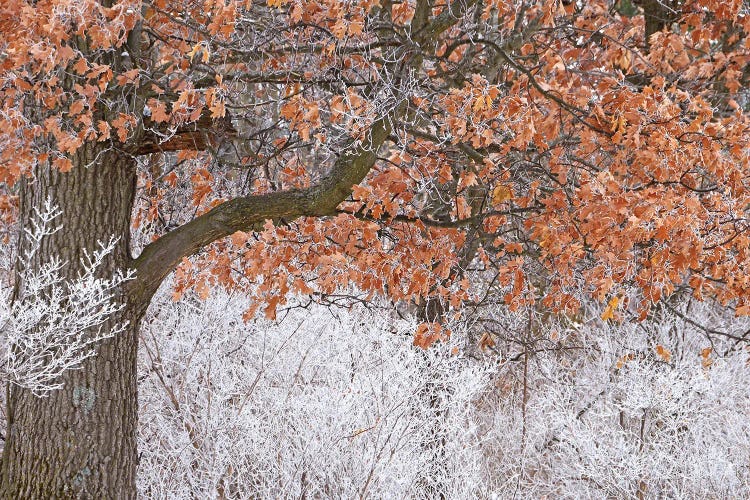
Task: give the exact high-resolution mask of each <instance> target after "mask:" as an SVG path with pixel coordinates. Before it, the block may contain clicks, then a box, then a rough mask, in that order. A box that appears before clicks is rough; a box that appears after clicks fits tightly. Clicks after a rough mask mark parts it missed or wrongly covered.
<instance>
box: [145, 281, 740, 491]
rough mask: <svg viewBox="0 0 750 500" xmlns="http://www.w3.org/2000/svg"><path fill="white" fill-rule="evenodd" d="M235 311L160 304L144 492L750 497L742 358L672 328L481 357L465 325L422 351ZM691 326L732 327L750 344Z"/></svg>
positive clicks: (353, 315) (376, 333) (322, 322)
mask: <svg viewBox="0 0 750 500" xmlns="http://www.w3.org/2000/svg"><path fill="white" fill-rule="evenodd" d="M246 306H247V303H246V301H243V299H242V297H232V296H229V295H227V294H225V293H222V292H215V293H213V295H212V296H211V297H210V298H209V299H208V300H207V301H206V302H200V301H194V300H184V301H181V302H177V303H172V302H171V301H170V300H169V299H168V298H166V294H165V295H164V296H162V298H159V299H157V301H156V303H155V307H152V312H151V313H150V314H149V316H148V318H147V319H146V321H145V322H144V327H143V334H142V349H141V371H140V377H141V380H140V404H141V422H140V423H141V432H140V443H139V445H140V452H141V458H140V472H139V479H138V480H139V488H140V491H141V493H142V495H143V496H144V497H147V498H302V497H306V498H356V497H366V498H435V497H436V496H437V494H438V493H442V494H443V495H444V496H445V497H446V498H544V497H545V496H546V497H547V498H638V497H641V498H741V497H744V496H746V495H747V491H750V470H749V469H748V466H750V418H749V417H748V415H750V368H749V367H748V353H747V351H746V350H745V348H744V345H743V343H742V342H737V340H736V339H731V338H719V337H714V338H713V341H714V344H713V346H711V344H710V343H708V338H707V337H706V336H705V334H704V333H703V332H700V331H699V330H698V329H697V328H695V326H694V325H691V324H690V323H688V322H686V321H685V320H684V319H681V318H679V317H678V316H675V315H662V316H661V317H660V318H661V319H659V320H658V321H656V320H655V321H654V322H652V323H650V324H648V325H645V326H644V324H626V325H615V324H604V323H603V322H601V321H591V322H590V323H586V324H584V325H582V326H577V327H576V328H573V329H569V330H564V331H560V330H555V332H554V333H551V332H552V331H551V330H550V332H548V333H549V334H550V335H551V336H552V337H553V338H554V342H552V341H550V342H548V343H547V344H545V345H547V346H549V345H552V346H558V347H559V349H547V348H544V349H536V350H535V351H533V352H532V351H530V352H529V355H528V356H521V357H518V356H515V357H514V356H511V355H512V354H514V352H515V351H513V347H512V346H511V344H507V345H506V344H502V343H501V342H498V343H497V345H496V346H495V349H496V351H498V352H494V353H491V354H490V353H488V352H484V353H482V352H480V351H479V350H471V349H469V350H466V349H465V348H464V347H462V346H461V335H462V333H461V332H460V330H459V331H458V332H456V333H454V338H453V339H452V340H451V342H452V344H451V345H446V346H443V347H438V348H434V349H431V350H429V351H427V352H425V351H422V350H420V349H418V348H415V347H413V346H412V345H411V344H412V339H411V337H410V336H409V334H410V333H411V332H412V331H413V329H414V327H415V324H414V323H412V322H409V321H405V320H399V319H394V318H395V316H394V315H393V314H392V313H389V312H388V311H387V310H383V309H376V310H372V311H367V310H361V309H356V308H355V309H352V310H342V309H336V310H328V309H326V308H323V307H316V306H312V307H311V308H310V309H293V310H291V311H290V312H289V314H288V315H287V316H286V317H285V318H283V320H282V321H280V322H278V323H276V322H267V321H256V322H251V323H248V324H245V323H243V321H242V319H241V316H242V311H243V310H244V309H245V308H246ZM696 311H697V312H694V313H693V316H692V318H693V319H694V320H695V319H696V318H697V319H699V320H705V321H708V322H709V324H710V325H712V327H714V328H716V329H721V331H723V332H729V333H730V334H732V335H734V334H736V333H737V332H739V333H738V335H742V333H744V331H745V330H747V325H744V324H740V323H739V322H736V321H734V322H732V321H728V322H726V324H720V322H719V321H718V320H717V319H716V318H711V317H709V316H710V314H709V312H708V311H709V310H708V309H707V308H704V309H698V310H696ZM280 317H281V316H280ZM505 320H507V322H508V326H509V328H510V327H511V326H512V325H511V324H510V323H512V322H513V321H514V320H513V318H510V317H506V318H505ZM742 328H745V330H742ZM732 332H734V333H732ZM540 335H542V336H544V335H547V334H546V333H543V334H540ZM708 347H712V350H710V351H708V350H706V349H707V348H708ZM456 348H458V349H456ZM515 348H516V350H517V345H516V346H515ZM470 353H473V354H470ZM701 353H702V354H703V355H701ZM501 359H505V360H506V361H505V362H503V361H501ZM524 360H526V361H524Z"/></svg>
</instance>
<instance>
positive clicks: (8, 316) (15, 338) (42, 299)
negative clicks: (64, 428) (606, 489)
mask: <svg viewBox="0 0 750 500" xmlns="http://www.w3.org/2000/svg"><path fill="white" fill-rule="evenodd" d="M60 214H61V212H60V211H59V210H58V209H57V208H56V207H55V206H54V205H52V204H51V203H50V202H49V201H48V202H47V203H46V204H45V207H44V209H43V210H42V211H37V213H36V217H35V218H32V220H31V221H30V227H27V228H25V237H26V238H27V239H28V240H29V242H30V245H29V248H28V250H27V251H26V253H25V255H23V256H22V257H21V258H20V266H19V267H20V273H21V280H20V282H21V283H22V285H21V286H20V287H18V289H17V290H16V291H15V296H13V294H14V290H13V288H12V287H10V286H6V287H5V288H4V289H3V290H2V292H3V296H2V298H0V304H2V305H1V306H0V360H1V362H2V365H1V366H0V378H2V380H3V381H4V382H10V383H12V384H15V385H18V386H21V387H24V388H26V389H30V390H31V391H33V392H34V393H35V394H37V395H39V396H43V395H45V394H46V393H47V392H49V391H51V390H55V389H58V388H60V387H61V385H62V382H61V380H60V376H61V375H62V374H63V373H65V372H66V371H67V370H72V369H76V368H79V367H80V366H81V363H82V362H83V361H84V360H85V359H87V358H89V357H91V356H93V355H94V354H95V351H96V345H97V343H98V342H100V341H101V340H103V339H105V338H109V337H111V336H113V335H116V334H118V333H119V332H121V331H122V330H123V328H124V326H125V325H122V324H115V325H106V328H105V323H107V321H108V320H109V319H110V318H111V317H112V315H113V314H114V313H115V312H117V311H118V310H120V309H121V307H122V306H121V305H120V304H119V303H118V302H117V300H116V295H117V293H118V290H119V288H120V286H121V285H122V283H123V282H125V281H127V280H129V279H132V277H133V275H132V273H130V272H124V273H116V274H115V275H114V276H113V277H112V278H111V279H102V278H99V277H97V271H98V270H99V269H100V268H101V266H102V263H103V260H104V259H105V258H106V256H107V255H109V254H110V253H111V252H112V250H113V249H114V245H115V243H116V240H114V239H112V240H110V241H109V242H107V243H106V244H104V243H101V242H100V243H99V248H98V249H96V250H93V251H92V252H91V253H89V252H86V251H84V254H85V255H84V257H83V260H82V262H81V265H82V269H83V272H82V273H80V275H79V276H78V277H77V278H76V279H74V280H72V281H66V280H65V279H63V277H62V275H61V271H62V270H63V268H64V267H65V266H66V265H67V263H65V262H63V261H61V260H60V259H56V258H53V259H52V260H50V261H49V262H45V263H44V264H42V265H41V266H40V267H39V268H38V269H32V268H31V265H30V263H31V262H32V260H33V258H34V255H35V254H36V252H38V251H39V248H40V246H41V244H42V240H43V239H44V238H45V237H47V236H49V235H52V234H54V233H55V232H57V231H58V230H59V229H60V228H59V227H56V224H55V222H54V221H55V219H56V218H57V217H59V215H60ZM4 257H5V259H4V262H5V266H6V268H5V271H6V272H5V274H6V275H7V276H10V275H11V274H12V273H11V269H10V267H11V265H12V262H13V261H14V258H13V257H12V256H11V255H10V252H5V255H4Z"/></svg>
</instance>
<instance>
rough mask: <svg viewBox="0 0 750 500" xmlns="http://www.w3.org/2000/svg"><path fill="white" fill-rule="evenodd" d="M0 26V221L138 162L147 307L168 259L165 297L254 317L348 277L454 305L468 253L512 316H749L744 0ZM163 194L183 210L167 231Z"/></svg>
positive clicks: (187, 11) (158, 3)
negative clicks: (107, 165)
mask: <svg viewBox="0 0 750 500" xmlns="http://www.w3.org/2000/svg"><path fill="white" fill-rule="evenodd" d="M652 3H653V4H654V5H655V6H654V5H651V4H652ZM641 14H643V15H641ZM2 19H3V25H2V38H1V39H0V47H1V48H2V52H1V53H0V65H1V67H2V74H1V76H0V78H1V79H0V92H1V93H2V94H1V96H2V106H3V112H2V114H0V120H1V122H0V129H2V130H3V131H4V132H3V133H2V136H1V143H2V153H1V155H2V156H1V157H0V158H1V160H0V161H1V162H2V163H1V164H0V178H1V179H2V180H3V181H4V183H5V185H6V186H7V187H8V188H9V189H8V190H7V192H8V194H9V196H6V197H5V198H4V203H3V206H4V207H5V210H6V212H8V211H9V210H12V206H13V198H12V191H13V190H12V186H13V185H14V183H15V182H17V181H18V179H19V178H21V177H23V176H27V175H30V174H31V172H32V171H33V169H34V167H35V165H38V164H40V163H46V162H49V163H51V164H52V165H54V166H55V168H57V169H59V170H60V171H62V172H65V171H67V170H69V169H71V168H72V165H73V164H72V162H71V160H70V156H71V155H73V154H75V153H76V151H77V150H79V148H84V147H86V145H87V144H89V143H92V142H94V143H101V144H104V145H106V146H107V147H109V148H112V149H116V150H120V151H122V152H123V153H124V154H128V155H134V156H141V155H152V156H155V158H153V159H151V160H149V162H141V165H142V168H141V170H140V172H139V182H140V183H141V185H142V186H143V191H142V192H143V196H145V197H147V199H146V200H144V201H143V203H141V211H140V212H139V213H137V214H136V215H135V223H136V224H156V223H157V222H159V221H161V227H157V226H154V227H155V228H156V229H155V233H154V237H155V241H154V242H152V243H150V244H149V245H147V246H146V247H145V249H144V250H143V252H142V254H141V256H140V257H139V258H138V259H137V260H136V261H135V267H136V269H137V270H138V272H139V273H140V274H141V275H142V279H140V280H139V281H138V283H139V285H138V286H141V287H143V293H146V294H150V293H153V287H154V285H155V284H158V283H159V282H161V279H163V277H164V276H165V275H166V274H167V273H169V272H170V271H172V270H173V269H174V268H175V266H178V265H179V270H178V276H179V277H180V281H179V282H178V287H177V291H178V293H179V291H180V290H182V289H183V287H184V286H188V285H190V286H195V287H197V288H198V289H199V290H205V289H206V287H207V286H208V285H209V284H212V283H216V282H219V283H222V284H228V285H234V284H236V279H235V278H234V277H233V275H232V272H231V271H232V270H240V271H241V272H242V274H243V276H244V277H245V278H246V280H248V281H254V282H257V283H259V286H258V287H257V294H258V298H259V299H261V300H260V301H259V302H256V303H254V304H253V306H252V307H253V308H255V307H257V306H258V305H259V304H261V303H262V304H263V305H264V306H263V307H265V310H266V313H267V315H268V316H269V317H272V316H273V314H274V311H275V307H276V306H277V305H278V304H279V303H282V302H283V301H284V296H285V295H286V293H287V292H289V291H298V292H303V293H312V292H320V293H324V294H332V293H334V292H335V291H336V290H337V287H339V286H340V285H341V284H342V283H352V284H354V285H356V287H357V288H358V289H360V290H364V291H365V292H377V293H384V294H387V295H389V296H390V297H392V298H394V299H396V300H420V298H423V297H425V296H428V295H436V296H440V297H443V298H444V299H446V300H448V301H452V302H453V304H454V305H455V304H457V303H459V302H460V301H464V300H471V299H472V298H473V299H476V298H477V296H478V295H477V294H478V293H480V290H478V289H477V287H476V286H474V284H473V283H472V282H471V281H470V280H468V279H466V273H465V271H466V269H467V268H468V267H469V264H471V263H472V261H474V264H475V265H474V268H475V269H476V268H477V266H479V268H480V269H481V270H483V271H486V272H487V273H489V274H491V275H492V277H493V278H494V280H495V281H496V285H497V288H498V289H502V290H503V293H502V296H503V300H504V301H505V302H506V303H507V304H508V305H510V306H511V307H514V306H515V307H517V306H519V305H521V304H526V303H529V302H531V301H534V300H538V299H543V300H545V304H546V305H547V306H551V307H554V308H556V309H571V310H574V309H575V308H576V307H577V306H578V304H579V303H580V299H581V293H583V294H588V295H593V296H594V297H596V298H597V299H599V300H601V301H606V303H608V304H609V305H610V306H612V304H613V303H615V302H616V301H615V298H616V297H618V294H619V293H620V287H621V286H622V285H623V284H635V285H637V287H639V289H640V290H641V292H642V293H641V296H640V299H641V302H640V304H639V305H638V308H639V310H640V311H641V313H642V314H646V311H648V309H649V307H650V305H651V304H652V303H654V302H656V301H658V300H659V299H660V298H661V297H663V296H668V295H670V294H671V293H672V292H673V291H674V290H675V289H676V288H677V287H680V286H683V285H685V284H689V286H690V287H692V289H693V290H694V293H695V294H696V296H704V295H709V296H716V297H717V298H719V300H721V301H722V302H723V303H728V304H733V305H734V306H735V307H736V311H737V313H738V314H747V313H748V312H750V304H748V302H747V297H748V296H750V294H749V292H750V290H749V289H748V287H749V286H750V283H748V281H747V278H746V276H747V275H748V273H747V262H748V254H747V248H748V239H747V235H746V229H747V208H748V203H749V202H750V199H749V198H748V189H747V188H748V168H747V138H748V134H747V125H748V114H747V111H746V109H747V106H748V104H747V93H746V90H744V89H745V88H746V86H747V85H746V83H747V78H748V76H749V73H748V64H747V63H748V49H747V47H748V43H750V42H749V40H748V36H747V35H748V30H750V17H748V13H747V12H746V8H745V6H744V5H743V3H742V2H738V1H734V2H714V1H707V0H700V1H688V2H671V3H670V2H666V3H658V2H643V4H642V9H638V8H636V7H635V6H633V5H631V4H630V3H629V2H616V3H615V4H612V3H611V2H602V1H589V2H567V3H566V2H563V3H559V2H505V1H472V0H461V1H454V2H449V3H440V2H433V1H417V2H391V1H385V0H383V1H379V0H376V1H372V0H362V1H356V2H352V1H344V0H326V1H315V2H312V1H288V0H270V1H268V2H251V1H229V2H227V1H216V0H189V1H187V0H185V1H177V2H173V1H170V2H167V1H165V0H154V1H150V2H144V1H135V0H127V1H118V2H112V1H94V0H84V1H77V2H70V1H68V0H50V1H40V2H27V1H21V0H12V1H10V2H5V4H4V6H3V7H2ZM174 152H176V154H175V153H174ZM91 168H96V166H95V165H92V166H91ZM178 186H183V187H190V188H191V190H192V197H191V198H190V199H180V200H175V199H173V197H172V198H170V196H169V193H170V192H171V191H172V190H174V189H175V188H176V187H178ZM175 201H177V202H181V203H184V204H189V205H190V206H192V207H195V208H194V210H193V212H192V213H194V214H195V217H194V218H192V220H189V219H187V218H186V219H184V220H169V221H168V222H167V223H165V222H164V221H165V219H168V218H169V215H168V214H169V212H170V207H169V205H170V203H174V202H175ZM188 212H189V211H188ZM266 221H272V222H273V223H267V222H266ZM176 226H179V227H176ZM229 235H232V238H231V239H227V240H222V241H221V242H220V243H216V244H213V245H211V246H210V247H209V249H208V250H207V252H205V253H204V254H203V257H204V258H203V261H204V262H210V266H208V267H205V266H194V265H191V264H190V263H188V262H186V261H184V260H183V259H184V258H185V257H187V256H189V255H191V254H194V253H196V252H198V251H199V250H200V249H201V248H203V247H205V246H206V245H209V244H211V243H212V242H214V241H216V240H217V239H220V238H222V237H224V236H229ZM230 249H231V250H232V251H231V252H230V251H228V250H230ZM475 259H476V260H475ZM529 261H533V262H534V263H541V264H542V266H543V269H542V270H537V271H535V273H536V274H537V275H538V273H542V274H543V275H544V277H543V281H544V286H541V285H540V282H539V281H540V280H536V282H535V279H533V278H532V277H531V276H530V268H529V265H528V264H529ZM613 301H615V302H613ZM251 312H252V311H251ZM605 314H606V311H605Z"/></svg>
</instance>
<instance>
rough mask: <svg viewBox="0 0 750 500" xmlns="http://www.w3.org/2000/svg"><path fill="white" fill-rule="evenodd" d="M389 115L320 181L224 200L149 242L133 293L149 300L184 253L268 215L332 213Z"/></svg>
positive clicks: (383, 134)
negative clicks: (299, 187) (302, 186)
mask: <svg viewBox="0 0 750 500" xmlns="http://www.w3.org/2000/svg"><path fill="white" fill-rule="evenodd" d="M389 118H390V117H386V118H381V119H380V120H378V121H376V122H375V123H374V124H373V126H372V128H371V129H370V133H369V137H368V138H367V139H366V140H365V141H364V142H363V143H362V144H361V145H360V146H358V147H356V148H354V149H352V150H350V151H348V152H347V153H345V154H343V155H342V156H341V157H340V158H339V159H338V160H337V161H336V163H335V164H334V166H333V168H332V169H331V171H330V172H329V173H328V175H327V176H326V177H325V178H323V180H321V182H320V183H318V184H316V185H314V186H311V187H308V188H304V189H292V190H288V191H281V192H275V193H267V194H262V195H257V196H247V197H242V198H235V199H232V200H229V201H226V202H224V203H222V204H221V205H219V206H217V207H215V208H213V209H212V210H210V211H209V212H207V213H205V214H203V215H201V216H200V217H197V218H195V219H193V220H192V221H190V222H188V223H187V224H184V225H182V226H180V227H179V228H177V229H175V230H174V231H172V232H170V233H167V234H165V235H164V236H162V237H161V238H159V239H158V240H156V241H155V242H153V243H151V244H149V245H147V246H146V248H144V249H143V252H141V255H140V256H139V257H138V258H137V259H135V261H134V262H133V266H132V267H134V268H135V270H136V273H137V279H136V280H134V281H133V282H131V286H130V293H131V295H132V296H133V298H136V299H139V301H143V300H148V299H149V298H150V296H151V295H152V294H153V293H154V292H155V291H156V289H157V288H158V287H159V284H160V283H161V282H162V280H163V279H164V278H165V277H166V276H167V275H168V274H169V273H170V272H171V271H172V270H173V269H174V268H175V267H176V266H177V264H179V263H180V261H181V260H182V259H183V258H184V257H187V256H190V255H193V254H195V253H196V252H198V251H199V250H200V249H201V248H203V247H204V246H206V245H208V244H209V243H211V242H213V241H216V240H218V239H220V238H223V237H225V236H229V235H230V234H232V233H234V232H236V231H250V230H254V229H259V228H260V227H262V225H263V224H264V223H265V221H266V220H269V219H270V220H281V219H283V220H285V221H290V220H293V219H296V218H297V217H302V216H317V217H322V216H329V215H335V214H336V207H337V206H338V205H339V203H341V202H342V201H343V200H344V199H346V198H347V197H348V196H349V195H350V194H351V191H352V186H354V185H355V184H359V183H360V182H362V180H363V179H364V178H365V176H366V175H367V173H368V172H369V171H370V169H371V168H372V166H373V165H374V164H375V160H376V159H377V154H376V153H377V150H378V148H379V147H380V146H381V145H382V144H383V143H384V142H385V140H386V138H387V137H388V134H389V133H390V119H389Z"/></svg>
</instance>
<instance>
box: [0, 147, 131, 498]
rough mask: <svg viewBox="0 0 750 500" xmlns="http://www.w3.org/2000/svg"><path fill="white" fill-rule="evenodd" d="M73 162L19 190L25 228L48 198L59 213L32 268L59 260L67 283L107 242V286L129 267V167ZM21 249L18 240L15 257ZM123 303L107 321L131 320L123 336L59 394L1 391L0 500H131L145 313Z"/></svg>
mask: <svg viewBox="0 0 750 500" xmlns="http://www.w3.org/2000/svg"><path fill="white" fill-rule="evenodd" d="M73 160H74V164H75V167H74V168H73V170H72V171H71V172H69V173H66V174H62V173H59V172H57V171H56V170H54V169H49V168H46V169H43V170H39V171H37V172H35V174H36V175H35V178H34V180H29V181H27V182H26V184H25V185H24V187H23V193H22V197H21V200H22V206H21V211H22V222H23V223H25V222H26V221H28V220H29V218H30V217H31V216H32V215H33V210H34V207H39V206H41V205H43V203H44V200H46V199H48V198H49V199H51V200H52V201H53V202H54V203H55V204H57V205H58V206H59V207H60V209H61V210H62V211H63V214H62V216H61V217H60V220H59V222H61V223H62V229H61V230H60V231H58V232H57V233H55V234H54V235H51V236H49V237H47V238H45V239H44V240H43V244H42V248H41V249H40V251H39V252H38V253H37V255H36V256H35V257H34V260H33V262H31V263H30V264H31V266H32V267H35V268H36V267H38V266H39V265H41V264H42V263H43V262H45V261H47V260H48V259H50V258H51V257H53V256H59V257H60V258H62V259H63V260H64V261H67V263H68V264H67V266H66V267H65V268H64V274H65V277H66V278H69V279H73V278H75V277H76V276H77V274H78V273H79V271H81V268H80V264H79V262H80V258H81V256H82V255H83V250H84V249H88V250H92V249H94V248H95V245H96V242H97V240H101V241H107V240H109V238H110V237H111V236H113V235H114V236H116V237H119V238H120V240H119V242H118V244H117V247H116V249H115V251H114V252H113V253H112V254H111V255H110V256H109V258H108V260H107V261H106V263H105V265H104V266H103V268H102V269H101V273H102V277H109V276H111V274H112V273H113V272H114V271H115V270H118V269H124V268H126V267H127V266H128V264H129V262H130V260H131V259H130V253H129V231H130V215H131V214H130V212H131V207H132V203H133V196H134V192H135V165H134V162H133V160H132V158H129V157H125V156H121V155H119V154H118V153H116V152H114V151H112V150H110V151H104V150H103V149H102V146H101V145H89V146H88V147H84V148H82V149H81V150H79V152H78V153H77V154H76V155H75V156H74V158H73ZM26 244H27V243H26V242H25V241H23V238H22V239H21V241H19V246H20V248H21V250H23V248H24V246H25V245H26ZM17 286H21V287H22V286H23V283H22V282H19V283H18V284H17ZM121 300H123V301H126V304H127V306H126V307H125V308H124V309H123V310H122V312H121V314H118V316H119V317H115V318H112V319H111V321H112V324H114V323H115V322H122V321H129V327H128V328H127V330H126V331H125V332H123V333H121V334H118V335H117V336H115V337H113V338H112V339H109V340H108V341H105V342H103V343H101V344H100V345H99V347H98V355H97V356H96V357H94V358H91V359H89V360H88V361H87V362H86V363H85V364H84V365H83V367H82V369H80V370H74V371H69V372H68V373H67V374H66V375H64V383H65V386H64V388H63V389H61V390H58V391H54V392H52V393H51V394H50V395H49V396H48V397H45V398H39V397H37V396H35V395H33V394H32V393H31V392H30V391H28V390H24V389H21V388H19V387H15V386H11V387H9V388H8V402H7V405H8V408H7V410H8V414H7V415H8V431H7V440H6V443H5V449H4V452H3V464H2V465H3V467H2V492H3V498H30V499H31V498H134V496H135V473H136V464H137V454H136V430H137V416H138V401H137V394H136V350H137V347H138V337H137V328H138V323H139V319H140V316H141V315H142V313H143V311H144V309H145V304H134V303H128V299H127V298H126V297H124V296H123V297H121Z"/></svg>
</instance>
